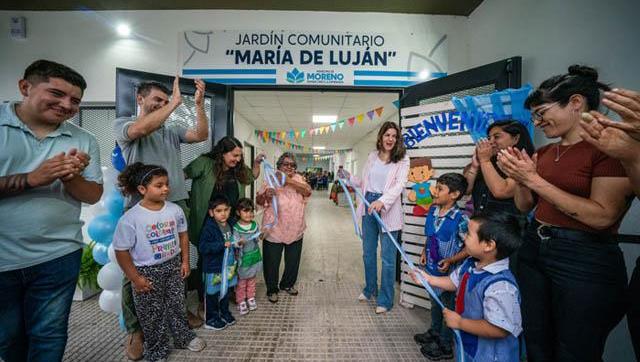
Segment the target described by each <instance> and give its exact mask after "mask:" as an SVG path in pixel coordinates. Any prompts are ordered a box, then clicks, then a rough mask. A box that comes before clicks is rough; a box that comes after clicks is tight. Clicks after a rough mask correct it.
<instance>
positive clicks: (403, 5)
mask: <svg viewBox="0 0 640 362" xmlns="http://www.w3.org/2000/svg"><path fill="white" fill-rule="evenodd" d="M480 3H482V0H379V1H371V0H340V1H338V0H328V1H300V0H215V1H212V0H180V1H176V0H153V1H152V0H85V1H74V0H44V1H43V0H4V1H2V3H1V4H0V10H80V9H91V10H186V9H233V10H299V11H338V12H376V13H402V14H434V15H462V16H469V14H471V12H473V10H474V9H475V8H476V7H478V5H480Z"/></svg>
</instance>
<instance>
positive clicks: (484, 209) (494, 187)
mask: <svg viewBox="0 0 640 362" xmlns="http://www.w3.org/2000/svg"><path fill="white" fill-rule="evenodd" d="M508 147H515V148H517V149H519V150H524V151H525V152H527V154H528V155H533V152H534V148H533V143H532V142H531V136H530V135H529V132H527V129H526V128H525V127H524V125H523V124H522V123H520V122H517V121H511V120H509V121H500V122H495V123H493V124H491V125H490V126H489V128H488V129H487V139H486V140H480V141H479V142H478V144H477V145H476V150H475V153H474V155H473V161H472V162H471V165H470V167H469V168H468V169H467V171H466V172H465V173H464V176H465V177H466V179H467V182H468V184H469V188H468V189H467V194H471V196H472V200H473V210H474V213H475V214H479V213H493V212H497V211H501V212H508V213H510V214H514V215H521V214H520V212H519V211H518V209H517V208H516V206H515V204H514V202H513V194H514V192H515V189H516V182H515V181H514V180H513V179H511V178H508V177H507V175H505V174H504V172H502V170H500V168H498V167H497V166H496V163H497V154H498V152H499V151H500V150H503V149H506V148H508ZM522 219H523V217H522Z"/></svg>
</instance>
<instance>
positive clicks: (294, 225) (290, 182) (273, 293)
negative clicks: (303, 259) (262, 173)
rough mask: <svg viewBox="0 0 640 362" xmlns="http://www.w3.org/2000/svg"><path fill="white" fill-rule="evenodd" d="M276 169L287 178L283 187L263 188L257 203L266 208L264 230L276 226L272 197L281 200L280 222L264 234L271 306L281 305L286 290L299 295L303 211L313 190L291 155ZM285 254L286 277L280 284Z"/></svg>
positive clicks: (266, 186)
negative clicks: (281, 267)
mask: <svg viewBox="0 0 640 362" xmlns="http://www.w3.org/2000/svg"><path fill="white" fill-rule="evenodd" d="M276 168H277V169H278V171H279V173H280V172H281V173H283V174H284V175H285V181H284V186H283V187H281V188H277V189H274V188H271V187H269V185H267V184H263V185H262V188H261V189H260V191H258V194H257V195H256V203H257V204H258V205H262V206H264V207H265V210H264V216H263V218H262V225H263V227H264V226H265V225H269V224H271V223H273V222H274V209H273V205H272V204H271V201H272V197H273V195H276V198H277V200H278V221H277V223H276V225H275V226H274V227H272V228H267V229H266V230H265V239H264V243H263V246H262V253H263V261H262V262H263V272H264V280H265V283H266V284H267V297H268V298H269V301H270V302H271V303H277V302H278V291H279V290H284V291H285V292H287V293H288V294H290V295H297V294H298V290H297V289H296V288H295V287H294V285H295V284H296V280H297V279H298V267H299V266H300V255H301V254H302V236H303V234H304V230H305V228H306V224H305V221H304V209H305V206H306V205H307V200H308V199H309V196H311V187H310V186H309V185H308V184H307V183H306V182H305V180H304V178H303V177H302V176H300V175H298V174H297V173H296V168H297V164H296V159H295V156H294V155H293V154H292V153H290V152H285V153H283V154H282V156H280V158H278V162H277V163H276ZM278 176H279V177H281V176H280V175H278ZM283 251H284V273H283V275H282V279H280V282H279V283H278V279H279V276H280V260H281V258H282V253H283Z"/></svg>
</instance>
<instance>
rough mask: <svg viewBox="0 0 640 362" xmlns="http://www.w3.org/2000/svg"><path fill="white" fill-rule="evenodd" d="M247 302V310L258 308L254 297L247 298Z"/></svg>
mask: <svg viewBox="0 0 640 362" xmlns="http://www.w3.org/2000/svg"><path fill="white" fill-rule="evenodd" d="M247 303H249V310H256V309H258V304H257V303H256V298H249V300H247Z"/></svg>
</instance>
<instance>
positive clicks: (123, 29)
mask: <svg viewBox="0 0 640 362" xmlns="http://www.w3.org/2000/svg"><path fill="white" fill-rule="evenodd" d="M116 31H117V32H118V35H120V36H124V37H127V36H129V35H131V28H130V27H129V25H127V24H120V25H118V26H117V27H116Z"/></svg>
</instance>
